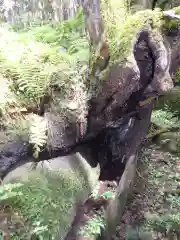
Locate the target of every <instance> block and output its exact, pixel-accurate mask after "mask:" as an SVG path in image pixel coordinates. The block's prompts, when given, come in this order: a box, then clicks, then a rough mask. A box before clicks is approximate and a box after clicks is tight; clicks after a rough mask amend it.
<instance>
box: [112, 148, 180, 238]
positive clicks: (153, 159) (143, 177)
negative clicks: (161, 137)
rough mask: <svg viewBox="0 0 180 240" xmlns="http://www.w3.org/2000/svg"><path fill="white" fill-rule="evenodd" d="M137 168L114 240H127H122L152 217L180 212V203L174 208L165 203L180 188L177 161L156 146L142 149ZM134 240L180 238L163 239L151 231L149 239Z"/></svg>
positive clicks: (161, 235)
mask: <svg viewBox="0 0 180 240" xmlns="http://www.w3.org/2000/svg"><path fill="white" fill-rule="evenodd" d="M138 165H139V166H138V169H137V177H136V182H135V185H134V188H133V192H132V196H131V198H130V199H129V201H128V203H127V205H126V208H125V211H124V214H123V217H122V220H121V222H120V224H119V226H118V227H117V231H116V235H115V236H113V238H112V239H113V240H123V239H128V238H126V237H125V235H126V234H127V233H128V231H132V230H135V231H137V232H138V229H140V228H141V227H142V226H144V224H145V223H146V220H147V219H149V218H150V217H151V216H153V215H154V214H158V215H159V216H161V215H162V214H165V213H177V212H180V204H179V205H176V206H173V203H172V202H171V201H170V202H169V201H168V196H169V195H168V194H173V192H176V190H177V189H178V188H179V184H180V160H179V158H177V157H175V156H173V155H171V154H170V153H168V152H163V151H162V150H161V149H160V148H158V147H157V146H151V147H150V148H148V149H144V152H143V154H142V156H141V159H139V164H138ZM173 189H174V190H173ZM177 198H178V196H177ZM179 198H180V197H179ZM179 203H180V199H179ZM129 239H130V238H129ZM131 239H132V238H131ZM133 239H139V240H140V239H142V240H143V239H144V240H145V239H146V240H148V239H156V240H163V239H180V236H177V237H176V238H172V236H171V238H170V237H168V236H166V237H165V236H163V234H162V233H161V232H155V231H153V232H152V234H151V237H150V238H146V237H144V238H143V237H140V236H139V237H136V238H133Z"/></svg>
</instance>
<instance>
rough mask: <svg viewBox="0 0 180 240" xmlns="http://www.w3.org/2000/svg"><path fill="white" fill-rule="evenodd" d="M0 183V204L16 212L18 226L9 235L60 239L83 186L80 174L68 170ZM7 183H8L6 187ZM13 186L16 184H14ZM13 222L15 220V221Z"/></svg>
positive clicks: (66, 227)
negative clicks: (20, 182) (21, 182)
mask: <svg viewBox="0 0 180 240" xmlns="http://www.w3.org/2000/svg"><path fill="white" fill-rule="evenodd" d="M14 185H15V184H13V185H11V184H9V185H7V184H6V185H4V187H1V196H0V197H1V206H2V203H3V199H4V203H5V205H8V206H9V207H10V208H11V210H12V211H11V212H13V215H12V217H13V216H15V215H16V217H17V218H16V221H17V223H16V225H17V226H18V224H19V227H17V230H16V231H15V232H14V233H12V234H11V237H10V239H13V240H14V239H19V240H20V239H23V240H25V239H29V237H30V236H31V237H32V236H33V235H34V236H36V238H37V237H38V238H37V239H44V240H48V239H63V237H65V235H66V234H67V231H68V229H69V227H70V225H71V221H72V220H73V216H74V215H73V212H74V211H75V209H74V208H75V204H76V203H77V200H79V199H80V198H81V197H82V194H84V193H83V191H84V188H85V187H87V186H85V183H84V180H83V179H82V176H77V175H76V174H75V173H73V172H71V171H68V172H67V171H66V170H64V171H63V172H62V171H61V172H57V173H56V172H53V173H50V172H43V173H42V172H41V171H37V170H36V171H35V172H33V173H31V174H29V178H28V181H25V182H23V184H22V185H20V186H17V187H16V188H15V189H14V188H13V187H12V186H14ZM8 186H9V187H8ZM15 186H16V185H15ZM14 224H15V223H14Z"/></svg>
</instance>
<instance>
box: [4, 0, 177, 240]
mask: <svg viewBox="0 0 180 240" xmlns="http://www.w3.org/2000/svg"><path fill="white" fill-rule="evenodd" d="M101 11H102V17H103V20H104V23H105V34H106V38H107V41H108V44H109V48H110V54H111V62H110V65H109V68H110V67H111V66H112V64H114V63H115V62H118V63H122V62H124V61H127V60H129V59H130V60H131V57H132V56H131V45H132V41H133V40H134V39H135V38H136V36H137V34H138V32H139V30H140V29H142V28H143V27H152V28H153V31H156V30H158V31H163V30H164V29H166V30H168V29H172V28H177V26H179V22H178V21H170V22H164V21H163V20H162V11H161V9H156V10H155V11H151V10H145V11H139V12H137V13H135V14H133V15H132V14H131V13H130V6H129V5H128V4H127V1H124V2H120V1H118V2H117V1H116V3H115V1H105V0H104V1H102V9H101ZM175 11H176V12H178V11H179V8H176V9H175ZM119 23H121V24H119ZM14 30H15V29H14V28H11V29H7V28H3V27H0V34H1V38H0V45H1V48H0V74H1V78H0V82H1V83H2V85H1V86H2V92H3V94H2V95H3V97H2V96H0V117H1V125H3V127H5V128H6V129H7V131H8V133H10V134H11V135H20V136H22V135H23V136H26V137H27V138H28V141H29V142H30V143H31V144H33V146H34V158H38V154H39V152H40V150H41V148H43V147H44V146H45V145H46V141H47V122H46V121H45V120H44V119H42V118H41V117H40V116H38V115H36V114H35V113H36V112H38V111H39V110H40V107H41V102H42V100H43V99H44V98H45V97H50V101H51V104H52V105H53V111H54V112H56V113H57V114H58V115H59V116H66V117H69V115H70V116H71V115H73V114H74V115H75V117H76V119H78V117H79V116H81V117H85V115H86V111H87V102H88V100H89V99H90V98H91V97H92V96H93V95H95V94H96V92H97V90H98V88H99V87H100V85H101V80H102V79H101V78H99V79H94V78H93V79H92V78H91V76H89V58H90V53H89V43H88V41H87V38H86V35H85V29H84V21H83V14H82V10H81V11H79V12H78V13H77V15H76V17H75V18H72V19H69V20H67V21H64V22H62V23H59V24H55V25H50V24H48V25H44V26H37V27H34V28H28V29H21V31H18V30H17V29H16V31H14ZM109 68H108V69H107V70H105V71H104V72H105V73H107V71H109ZM176 79H177V81H180V72H179V71H178V72H177V74H176ZM103 80H104V78H103ZM179 96H180V95H179ZM1 98H2V99H1ZM177 99H178V101H177ZM177 99H176V101H174V102H173V101H171V102H169V101H167V102H166V104H165V105H164V107H163V108H162V107H161V108H160V109H159V108H158V106H156V110H155V111H154V112H153V115H152V123H153V124H154V125H155V126H156V128H158V129H159V128H160V129H162V128H165V129H168V130H170V131H171V130H172V129H176V131H180V124H179V120H180V112H179V107H178V106H179V103H180V99H179V98H177ZM52 105H51V107H52ZM177 143H178V144H179V143H180V140H179V139H178V140H177ZM179 146H180V144H179V145H178V147H179ZM179 152H180V150H179ZM153 171H154V169H152V172H153ZM54 174H55V173H53V175H51V174H50V173H46V174H44V173H43V174H42V173H40V172H35V173H34V175H32V176H30V178H29V181H27V182H24V183H23V184H22V185H16V184H13V185H4V186H2V187H1V189H0V200H1V201H2V212H3V210H4V205H5V204H6V205H8V206H10V208H11V210H12V213H11V216H12V218H13V217H14V216H16V221H17V224H19V225H20V227H19V226H18V227H17V231H16V232H15V233H13V234H12V235H11V238H10V239H12V240H16V239H17V240H21V239H28V238H29V236H34V237H37V239H40V240H41V239H44V240H48V239H58V238H59V237H60V236H61V237H63V236H65V234H66V233H67V230H68V228H69V227H70V224H71V220H72V216H71V215H69V214H70V213H71V210H72V211H73V209H72V206H73V205H74V204H75V202H76V200H77V198H78V197H80V194H81V192H82V191H83V190H84V188H87V186H84V185H83V184H84V183H83V180H82V176H78V178H75V176H74V173H64V174H62V173H59V174H55V175H54ZM70 174H71V175H70ZM153 174H155V175H156V173H154V172H153ZM158 174H159V173H158ZM155 175H154V176H155ZM176 176H177V175H176ZM178 178H179V176H178ZM77 179H79V181H77ZM155 180H156V181H158V177H157V176H156V178H155ZM176 180H177V179H176ZM176 180H175V181H176ZM178 181H179V180H178ZM100 197H103V198H112V197H114V194H113V193H112V192H110V191H109V192H106V193H104V194H103V195H101V196H100ZM170 198H171V200H170V201H171V205H172V206H174V205H175V204H176V205H177V204H179V202H178V201H179V200H178V198H177V197H176V196H175V198H174V196H170ZM17 219H18V220H17ZM164 223H165V224H164ZM13 224H15V223H13ZM177 224H179V215H174V214H170V215H168V218H167V216H166V215H164V216H162V218H161V217H158V218H156V219H154V220H152V219H151V220H150V221H149V222H148V226H149V228H151V229H155V227H159V229H160V227H162V226H163V227H164V228H163V230H162V229H161V232H162V231H163V234H165V233H166V232H167V229H169V230H168V231H171V232H176V234H177V232H178V231H179V230H177ZM101 228H104V219H103V217H101V216H98V215H97V216H95V217H94V218H93V219H91V220H90V221H89V222H88V223H87V225H86V226H85V228H83V229H82V231H81V234H83V235H93V234H94V235H95V234H97V233H100V232H101ZM159 229H156V231H159ZM84 233H85V234H84Z"/></svg>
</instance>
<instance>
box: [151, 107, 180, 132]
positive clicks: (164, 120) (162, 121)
mask: <svg viewBox="0 0 180 240" xmlns="http://www.w3.org/2000/svg"><path fill="white" fill-rule="evenodd" d="M151 122H152V123H153V124H155V125H157V126H159V127H162V128H166V129H169V128H177V127H180V126H179V120H178V118H177V117H174V115H173V114H172V113H171V112H168V111H166V110H155V111H153V113H152V116H151Z"/></svg>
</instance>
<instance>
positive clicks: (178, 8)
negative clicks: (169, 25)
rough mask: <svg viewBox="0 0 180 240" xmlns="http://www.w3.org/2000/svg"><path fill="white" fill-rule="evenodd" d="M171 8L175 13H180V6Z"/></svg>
mask: <svg viewBox="0 0 180 240" xmlns="http://www.w3.org/2000/svg"><path fill="white" fill-rule="evenodd" d="M172 10H174V11H175V13H176V14H180V6H179V7H175V8H173V9H172Z"/></svg>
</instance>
